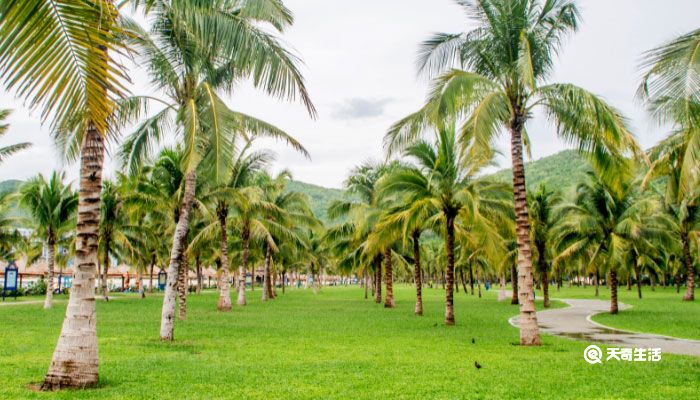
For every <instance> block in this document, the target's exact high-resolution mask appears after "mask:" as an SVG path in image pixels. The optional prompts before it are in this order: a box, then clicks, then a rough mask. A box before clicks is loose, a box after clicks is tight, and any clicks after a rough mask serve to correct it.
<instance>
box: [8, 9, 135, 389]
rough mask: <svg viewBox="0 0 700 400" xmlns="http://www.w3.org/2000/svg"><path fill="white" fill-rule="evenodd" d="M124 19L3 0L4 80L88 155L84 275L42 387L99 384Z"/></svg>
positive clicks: (76, 281) (80, 243)
mask: <svg viewBox="0 0 700 400" xmlns="http://www.w3.org/2000/svg"><path fill="white" fill-rule="evenodd" d="M117 21H118V10H117V8H116V7H115V6H114V4H113V1H112V0H88V1H82V2H72V1H71V2H64V1H61V2H57V1H54V0H9V1H3V2H2V3H0V78H2V79H3V80H4V81H5V84H6V86H7V87H8V88H9V89H14V90H16V91H17V92H18V93H19V94H20V95H21V96H23V97H25V98H26V99H28V102H29V104H30V106H31V107H32V108H38V107H41V108H42V119H44V120H50V122H51V127H52V130H53V131H54V132H56V133H57V134H58V137H59V140H62V139H65V140H67V141H68V142H71V143H73V144H74V145H75V146H74V147H72V148H71V149H69V151H68V152H67V155H68V156H69V157H70V158H73V156H75V155H76V154H77V153H78V152H79V154H80V188H79V192H78V208H79V212H78V218H77V235H76V238H77V240H76V262H75V271H76V272H77V273H76V274H75V276H74V278H73V287H72V290H71V292H70V298H69V305H68V307H67V308H66V317H65V320H64V323H63V327H62V329H61V335H60V337H59V340H58V343H57V344H56V350H55V352H54V355H53V359H52V361H51V366H50V367H49V371H48V373H47V375H46V378H45V380H44V383H43V385H42V387H43V388H44V389H48V390H50V389H55V388H61V387H73V388H82V387H87V386H93V385H95V384H97V381H98V365H99V358H98V354H97V330H96V320H97V319H96V316H95V301H94V296H95V293H94V287H95V285H94V281H95V277H96V275H97V268H96V267H97V247H98V245H97V231H98V226H99V222H100V215H99V214H100V192H101V189H102V165H103V161H104V146H105V138H106V137H107V136H108V135H109V134H111V133H114V129H113V128H114V125H113V124H112V122H113V121H112V120H111V119H110V116H111V115H112V113H113V111H114V109H115V103H116V99H117V98H118V97H119V96H120V95H121V92H122V84H121V83H120V82H122V81H123V80H125V79H127V78H126V76H125V75H124V73H123V71H122V69H121V67H120V66H119V64H118V61H117V60H118V59H117V58H116V57H111V56H110V55H109V52H111V51H113V50H116V49H120V48H122V46H123V45H122V44H121V43H122V41H121V40H120V38H119V36H120V33H121V30H120V29H119V27H118V25H117ZM120 51H121V50H120ZM70 131H72V132H75V133H77V135H67V133H68V132H70Z"/></svg>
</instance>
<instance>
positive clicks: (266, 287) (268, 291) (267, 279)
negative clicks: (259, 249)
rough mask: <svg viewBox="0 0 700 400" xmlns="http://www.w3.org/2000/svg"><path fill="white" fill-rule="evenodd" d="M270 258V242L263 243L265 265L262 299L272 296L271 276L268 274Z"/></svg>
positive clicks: (265, 299)
mask: <svg viewBox="0 0 700 400" xmlns="http://www.w3.org/2000/svg"><path fill="white" fill-rule="evenodd" d="M271 260H272V248H271V247H270V244H269V243H267V244H266V245H265V266H264V268H263V290H262V301H268V300H269V299H271V298H272V284H271V281H272V277H271V276H270V262H271Z"/></svg>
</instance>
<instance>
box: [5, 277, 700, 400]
mask: <svg viewBox="0 0 700 400" xmlns="http://www.w3.org/2000/svg"><path fill="white" fill-rule="evenodd" d="M424 293H425V306H424V307H425V316H423V317H416V316H414V315H413V296H414V292H413V290H412V289H411V288H410V287H406V286H399V287H398V288H397V289H396V304H397V307H396V309H394V310H387V309H384V308H383V307H382V306H381V305H377V304H374V303H372V302H371V301H370V300H363V299H362V292H361V290H360V289H358V288H324V290H323V291H322V292H321V293H319V294H318V295H314V294H313V293H312V292H311V291H304V290H292V291H288V292H287V294H285V295H281V294H280V296H279V298H278V299H277V300H274V301H271V302H267V303H262V302H260V301H259V296H260V291H259V290H256V291H255V292H252V293H251V292H249V305H248V306H246V307H244V308H234V310H233V311H232V312H230V313H218V312H217V311H216V294H214V293H206V294H202V295H199V296H197V295H191V296H190V297H189V298H188V319H187V321H184V322H182V321H178V323H177V327H176V330H175V337H176V341H175V342H174V343H161V342H160V341H159V340H158V330H159V320H160V311H161V302H162V298H160V297H157V296H151V297H149V298H147V299H145V300H139V299H124V300H120V301H114V302H109V303H104V302H98V303H97V307H98V335H99V346H100V358H101V365H100V376H101V378H100V384H99V387H97V388H95V389H90V390H85V391H61V392H55V393H43V392H35V391H32V390H31V389H29V385H30V384H31V383H33V382H38V381H41V379H42V377H43V375H44V374H45V373H46V368H47V367H48V364H49V361H50V358H51V353H52V351H53V348H54V346H55V343H56V340H57V338H58V333H59V330H60V325H61V321H62V319H63V314H64V312H65V303H61V304H57V306H56V307H55V308H54V309H52V310H48V311H44V310H42V309H41V305H24V306H17V307H0V321H1V322H2V329H1V330H0V371H2V373H1V374H0V398H2V399H19V398H22V399H26V398H40V399H68V398H70V399H127V398H128V399H132V398H144V399H146V398H192V399H194V398H207V399H217V398H221V399H223V398H249V399H276V398H313V399H319V398H323V399H335V398H338V399H341V398H342V399H347V398H353V399H377V398H379V399H382V398H387V399H388V398H390V399H425V398H430V399H433V398H438V399H457V398H460V399H472V398H474V399H478V398H495V399H506V398H535V399H539V398H558V399H567V398H630V399H658V398H673V399H684V398H688V399H691V398H697V397H696V396H697V391H696V390H697V382H698V381H700V360H699V359H697V358H693V357H687V356H674V355H666V354H664V356H663V360H662V361H661V362H658V363H616V362H610V363H604V364H602V365H588V364H587V363H585V362H584V360H583V358H582V353H583V350H584V348H585V347H586V346H587V344H586V343H583V342H577V341H573V340H568V339H564V338H558V337H552V336H546V335H545V336H543V342H544V343H543V346H541V347H537V348H525V347H520V346H518V345H517V343H518V331H517V330H516V329H514V328H512V327H511V326H510V325H509V324H508V322H507V319H508V317H510V316H512V315H515V314H517V306H511V305H510V304H506V303H499V302H498V301H496V299H495V296H494V295H493V293H488V294H487V295H486V296H485V297H484V298H482V299H478V298H476V296H470V295H465V294H464V293H458V294H456V304H455V308H456V320H457V325H456V326H454V327H445V326H443V324H442V320H443V313H444V309H443V299H444V292H443V291H441V290H435V289H427V288H426V289H425V290H424ZM472 339H473V342H474V343H472ZM475 361H477V362H478V363H479V364H480V365H481V366H482V368H481V369H477V368H475V366H474V362H475ZM644 382H653V383H654V384H653V385H652V384H643V383H644Z"/></svg>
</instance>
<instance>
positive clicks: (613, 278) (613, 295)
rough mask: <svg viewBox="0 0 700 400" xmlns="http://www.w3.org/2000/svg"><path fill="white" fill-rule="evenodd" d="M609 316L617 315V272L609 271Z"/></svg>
mask: <svg viewBox="0 0 700 400" xmlns="http://www.w3.org/2000/svg"><path fill="white" fill-rule="evenodd" d="M610 314H617V271H616V270H615V269H611V270H610Z"/></svg>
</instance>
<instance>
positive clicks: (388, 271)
mask: <svg viewBox="0 0 700 400" xmlns="http://www.w3.org/2000/svg"><path fill="white" fill-rule="evenodd" d="M384 280H386V297H385V298H384V307H385V308H394V271H393V269H392V266H391V248H389V249H387V250H386V251H385V252H384Z"/></svg>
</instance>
